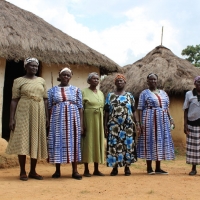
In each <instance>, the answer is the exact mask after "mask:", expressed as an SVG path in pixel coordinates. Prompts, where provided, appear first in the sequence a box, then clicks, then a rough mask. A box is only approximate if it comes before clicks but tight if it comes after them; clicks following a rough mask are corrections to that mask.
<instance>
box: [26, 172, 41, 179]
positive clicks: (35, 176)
mask: <svg viewBox="0 0 200 200" xmlns="http://www.w3.org/2000/svg"><path fill="white" fill-rule="evenodd" d="M28 177H29V178H34V179H36V180H43V177H42V176H40V175H39V174H30V173H29V175H28Z"/></svg>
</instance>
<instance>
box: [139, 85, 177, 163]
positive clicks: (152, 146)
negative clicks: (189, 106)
mask: <svg viewBox="0 0 200 200" xmlns="http://www.w3.org/2000/svg"><path fill="white" fill-rule="evenodd" d="M168 108H169V97H168V95H167V94H166V92H165V91H163V90H159V92H158V93H153V92H151V91H150V90H149V89H146V90H143V91H142V92H141V94H140V97H139V103H138V110H142V124H143V126H144V129H143V133H141V135H140V136H139V137H138V144H137V153H138V157H139V158H143V159H146V160H158V161H160V160H172V159H174V158H175V156H174V145H173V141H172V137H171V132H170V121H169V116H168V111H167V110H168Z"/></svg>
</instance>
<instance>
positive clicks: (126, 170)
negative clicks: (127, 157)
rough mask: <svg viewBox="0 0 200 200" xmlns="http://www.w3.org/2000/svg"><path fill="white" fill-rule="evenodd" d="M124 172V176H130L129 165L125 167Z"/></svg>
mask: <svg viewBox="0 0 200 200" xmlns="http://www.w3.org/2000/svg"><path fill="white" fill-rule="evenodd" d="M124 173H125V176H130V175H131V171H130V169H129V167H125V169H124Z"/></svg>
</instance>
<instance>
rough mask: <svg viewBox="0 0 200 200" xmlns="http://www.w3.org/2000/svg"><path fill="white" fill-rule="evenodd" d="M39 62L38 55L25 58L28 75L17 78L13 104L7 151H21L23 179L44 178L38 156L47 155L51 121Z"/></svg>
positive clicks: (42, 157)
mask: <svg viewBox="0 0 200 200" xmlns="http://www.w3.org/2000/svg"><path fill="white" fill-rule="evenodd" d="M38 65H39V62H38V60H37V59H36V58H27V59H25V61H24V67H25V70H26V75H25V76H23V77H19V78H17V79H15V80H14V83H13V88H12V101H11V106H10V122H9V127H10V130H11V135H10V140H9V143H8V147H7V149H6V153H8V154H17V155H18V159H19V164H20V180H22V181H27V180H28V177H29V178H34V179H37V180H42V179H43V177H42V176H40V175H39V174H37V173H36V170H35V168H36V164H37V159H46V158H47V157H48V154H47V143H46V127H48V125H49V121H48V112H47V91H46V85H45V80H44V79H43V78H41V77H37V76H36V75H35V74H36V73H37V71H38ZM26 155H29V156H30V158H31V166H30V172H29V175H28V176H27V175H26V170H25V164H26Z"/></svg>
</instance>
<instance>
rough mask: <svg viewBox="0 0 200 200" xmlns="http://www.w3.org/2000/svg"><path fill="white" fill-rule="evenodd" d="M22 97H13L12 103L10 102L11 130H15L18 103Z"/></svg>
mask: <svg viewBox="0 0 200 200" xmlns="http://www.w3.org/2000/svg"><path fill="white" fill-rule="evenodd" d="M19 99H20V98H17V99H12V100H11V104H10V122H9V128H10V130H12V131H14V130H15V119H14V117H15V112H16V108H17V104H18V102H19Z"/></svg>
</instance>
